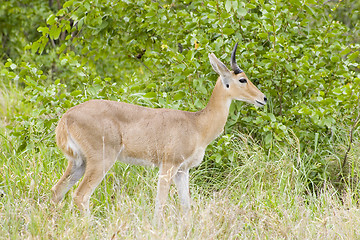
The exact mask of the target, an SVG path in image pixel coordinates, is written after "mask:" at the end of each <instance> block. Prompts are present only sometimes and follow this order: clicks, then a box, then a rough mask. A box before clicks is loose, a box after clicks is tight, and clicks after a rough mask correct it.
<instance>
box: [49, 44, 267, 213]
mask: <svg viewBox="0 0 360 240" xmlns="http://www.w3.org/2000/svg"><path fill="white" fill-rule="evenodd" d="M236 49H237V44H236V45H235V47H234V49H233V52H232V54H231V68H232V70H233V71H230V70H228V69H227V68H226V66H225V65H224V64H223V63H222V62H221V61H220V60H219V59H217V58H216V56H215V55H214V54H213V53H211V54H209V59H210V63H211V65H212V67H213V69H214V70H215V72H217V73H218V74H219V75H220V76H219V77H218V80H217V82H216V85H215V88H214V90H213V93H212V95H211V98H210V101H209V103H208V104H207V106H206V107H205V108H204V109H203V110H201V111H198V112H186V111H178V110H172V109H152V108H146V107H141V106H137V105H132V104H128V103H122V102H115V101H106V100H91V101H88V102H85V103H82V104H79V105H77V106H75V107H72V108H71V109H69V110H68V111H67V112H66V113H65V114H64V115H63V117H62V118H61V119H60V121H59V124H58V126H57V128H56V142H57V145H58V146H59V148H60V149H61V150H62V151H63V152H64V154H65V155H66V157H67V158H68V160H69V162H68V167H67V169H66V171H65V173H64V175H63V176H62V177H61V179H60V180H59V181H58V183H57V184H56V185H55V186H54V187H53V188H52V193H53V202H55V203H58V202H60V201H61V200H62V199H63V198H64V195H65V194H66V192H67V191H68V190H69V189H70V188H71V187H72V186H73V185H74V184H75V183H76V182H77V181H78V180H79V179H80V178H81V177H82V176H84V178H83V179H82V181H81V183H80V185H79V187H78V189H77V190H76V192H75V194H74V202H75V204H76V205H77V206H78V208H79V209H80V210H81V211H83V212H88V211H89V199H90V196H91V194H92V193H93V191H94V189H95V188H96V187H97V186H98V184H99V183H100V182H101V181H102V179H103V178H104V176H105V174H106V173H107V171H108V170H109V169H110V168H111V167H112V165H113V164H114V163H115V161H116V160H120V161H122V162H125V163H129V164H138V165H148V166H157V167H159V168H160V170H159V179H158V186H157V196H156V204H155V205H156V207H155V213H161V212H162V208H163V206H164V204H165V202H166V199H167V196H168V192H169V188H170V185H171V182H172V180H173V181H174V182H175V185H176V187H177V190H178V194H179V199H180V204H181V206H182V208H183V209H184V210H185V211H187V210H189V208H190V192H189V169H190V168H193V167H196V166H198V165H199V164H200V163H201V161H202V159H203V157H204V153H205V149H206V147H207V145H208V144H209V143H211V141H213V140H214V139H215V138H216V137H218V136H219V134H220V133H221V132H222V131H223V128H224V126H225V123H226V120H227V117H228V114H229V107H230V103H231V100H233V99H235V100H240V101H245V102H248V103H252V104H255V105H256V106H264V105H265V103H266V100H267V99H266V97H265V95H264V94H263V93H262V92H260V91H259V89H257V87H255V85H253V84H252V83H251V82H250V81H249V79H248V78H247V77H246V75H245V73H244V72H243V71H242V70H241V69H240V68H239V67H238V65H237V64H236V60H235V52H236Z"/></svg>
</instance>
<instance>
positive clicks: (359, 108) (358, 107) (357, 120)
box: [341, 93, 360, 175]
mask: <svg viewBox="0 0 360 240" xmlns="http://www.w3.org/2000/svg"><path fill="white" fill-rule="evenodd" d="M357 110H358V111H357V117H356V119H355V120H354V123H353V125H352V126H351V128H350V133H349V146H348V149H347V150H346V153H345V156H344V160H343V163H342V166H341V172H342V174H343V175H344V171H345V165H346V162H347V158H348V154H349V152H350V150H351V145H352V142H353V135H354V130H355V129H356V127H357V125H358V123H359V122H360V93H359V94H358V101H357Z"/></svg>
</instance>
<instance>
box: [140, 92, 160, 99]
mask: <svg viewBox="0 0 360 240" xmlns="http://www.w3.org/2000/svg"><path fill="white" fill-rule="evenodd" d="M156 96H157V94H156V93H155V92H148V93H146V94H145V95H144V96H143V97H145V98H154V97H156Z"/></svg>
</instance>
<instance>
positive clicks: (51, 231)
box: [0, 146, 360, 239]
mask: <svg viewBox="0 0 360 240" xmlns="http://www.w3.org/2000/svg"><path fill="white" fill-rule="evenodd" d="M237 151H238V156H239V158H242V160H243V161H242V165H241V166H237V167H234V168H233V169H232V171H230V173H229V175H228V176H227V178H226V179H224V180H223V181H226V183H225V184H224V183H223V186H225V187H223V188H222V189H221V190H219V191H214V190H204V189H216V188H206V187H205V188H204V187H203V186H202V185H203V184H206V183H205V182H204V183H200V184H199V183H197V182H194V180H195V179H196V180H197V181H198V180H199V176H201V175H200V174H204V173H203V172H200V173H199V172H197V171H198V170H195V171H193V172H192V176H193V177H192V181H191V188H192V198H193V204H192V206H193V207H192V212H191V215H190V216H182V213H181V212H180V211H179V206H178V203H177V196H176V191H175V189H174V188H172V190H171V193H170V199H169V204H168V207H167V211H166V214H165V218H164V220H163V221H162V222H161V223H160V224H158V225H156V224H154V220H153V209H154V202H153V199H154V196H155V192H156V190H155V186H156V180H155V177H156V174H157V171H156V170H154V169H147V168H142V167H128V166H126V165H122V164H117V165H116V166H115V168H114V169H113V170H112V171H111V172H110V173H109V174H108V175H107V177H106V181H104V182H103V183H102V184H101V186H100V187H99V188H98V189H97V191H96V192H95V193H94V196H93V198H92V200H91V204H92V216H91V217H84V216H81V215H79V213H78V211H77V209H76V208H75V207H74V206H73V203H72V199H71V194H72V192H70V194H68V195H67V197H66V199H65V200H64V202H63V203H62V204H60V205H59V206H53V205H52V204H51V203H50V201H49V198H50V191H49V189H50V188H51V186H52V185H53V184H54V182H55V181H56V180H57V179H58V178H59V177H60V175H61V170H59V165H58V163H57V162H58V161H59V159H61V162H62V164H63V165H61V168H63V167H64V164H65V163H64V162H63V160H62V159H63V158H62V157H61V156H60V155H58V151H57V150H55V149H48V148H43V149H40V151H38V152H35V151H29V152H28V153H25V154H23V155H21V156H14V155H11V154H9V153H5V152H4V151H3V152H2V155H1V163H2V164H1V165H0V173H1V179H0V181H1V189H2V190H3V191H4V192H5V193H6V195H5V196H3V197H1V200H0V239H359V238H360V228H359V227H358V226H360V210H359V207H358V203H357V202H356V199H358V198H359V193H358V192H354V191H352V190H350V189H348V190H347V191H344V193H342V194H339V193H338V192H337V191H336V190H335V189H334V188H332V187H331V185H329V186H327V187H325V188H324V189H323V190H322V191H319V192H318V193H317V194H305V192H306V191H305V187H304V185H303V184H301V181H300V180H299V177H298V176H297V174H298V173H297V172H296V171H295V170H294V166H293V164H292V163H293V160H294V158H296V157H297V155H296V154H295V153H294V152H293V151H292V150H291V149H290V150H284V151H283V152H282V153H278V156H279V157H278V158H277V159H276V160H274V159H268V158H267V155H265V154H264V153H263V151H261V149H259V147H257V146H253V147H252V149H251V150H250V149H248V148H247V147H246V146H242V148H239V149H237ZM354 155H356V152H354V153H353V157H354ZM202 171H203V170H202ZM72 191H73V190H72ZM204 191H205V192H204Z"/></svg>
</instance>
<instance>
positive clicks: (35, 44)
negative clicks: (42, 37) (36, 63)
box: [31, 41, 40, 54]
mask: <svg viewBox="0 0 360 240" xmlns="http://www.w3.org/2000/svg"><path fill="white" fill-rule="evenodd" d="M39 47H40V43H39V41H36V42H33V43H32V45H31V52H32V54H35V53H36V52H37V50H38V49H39Z"/></svg>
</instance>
